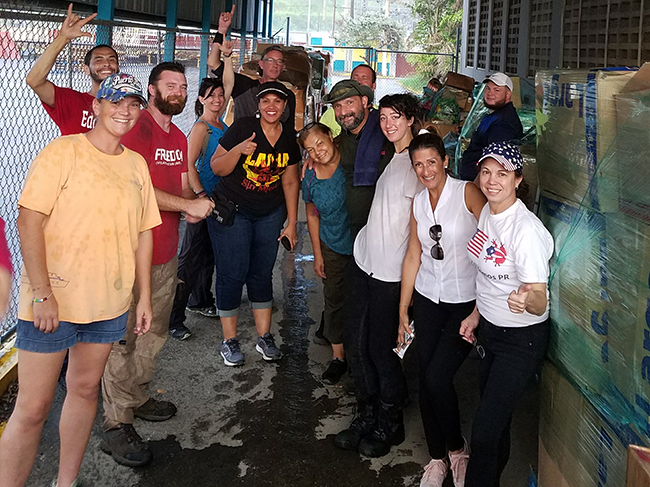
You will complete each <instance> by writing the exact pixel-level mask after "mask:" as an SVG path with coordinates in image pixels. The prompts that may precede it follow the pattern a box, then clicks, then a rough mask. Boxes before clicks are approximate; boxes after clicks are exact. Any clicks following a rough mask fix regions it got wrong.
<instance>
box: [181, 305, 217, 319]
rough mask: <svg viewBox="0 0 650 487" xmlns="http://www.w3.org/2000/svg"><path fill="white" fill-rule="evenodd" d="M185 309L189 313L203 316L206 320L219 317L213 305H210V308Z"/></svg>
mask: <svg viewBox="0 0 650 487" xmlns="http://www.w3.org/2000/svg"><path fill="white" fill-rule="evenodd" d="M185 309H186V310H187V311H189V312H190V313H194V314H197V315H201V316H205V317H206V318H217V317H219V315H218V314H217V307H216V306H215V305H214V304H212V305H210V306H203V307H199V308H190V307H189V306H188V307H187V308H185Z"/></svg>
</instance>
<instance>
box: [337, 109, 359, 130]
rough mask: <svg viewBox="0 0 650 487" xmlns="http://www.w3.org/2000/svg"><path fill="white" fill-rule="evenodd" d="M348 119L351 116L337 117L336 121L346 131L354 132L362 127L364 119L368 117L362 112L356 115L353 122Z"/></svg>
mask: <svg viewBox="0 0 650 487" xmlns="http://www.w3.org/2000/svg"><path fill="white" fill-rule="evenodd" d="M348 117H349V114H345V115H344V116H341V117H337V119H336V121H337V122H338V124H339V125H340V126H341V127H343V128H344V129H345V130H354V129H356V128H357V127H358V126H359V125H361V122H363V119H364V118H365V117H366V113H365V110H360V111H359V112H357V113H355V114H354V118H353V119H352V120H350V119H349V118H348ZM346 119H347V122H344V120H346Z"/></svg>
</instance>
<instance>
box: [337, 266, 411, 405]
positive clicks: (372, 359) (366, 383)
mask: <svg viewBox="0 0 650 487" xmlns="http://www.w3.org/2000/svg"><path fill="white" fill-rule="evenodd" d="M345 281H346V282H345V287H346V291H347V292H346V297H345V302H344V315H345V316H346V322H345V329H344V331H343V346H344V349H345V355H346V357H347V360H348V363H349V364H350V369H351V371H352V375H353V378H354V381H355V386H356V394H357V397H358V398H359V399H362V400H370V399H371V398H379V399H380V400H381V401H383V402H384V403H386V404H392V405H398V406H401V405H403V404H404V402H405V400H406V398H407V394H408V392H407V388H406V379H405V378H404V374H403V373H402V364H401V362H400V359H399V357H398V356H397V354H395V352H393V348H395V346H396V344H397V331H398V326H399V298H400V283H399V282H384V281H380V280H378V279H374V278H372V277H370V276H369V275H368V274H366V273H365V272H363V271H362V270H361V269H359V266H357V264H356V262H355V261H354V259H352V260H351V261H350V265H349V266H348V272H347V274H346V279H345Z"/></svg>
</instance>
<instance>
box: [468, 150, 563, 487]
mask: <svg viewBox="0 0 650 487" xmlns="http://www.w3.org/2000/svg"><path fill="white" fill-rule="evenodd" d="M478 163H479V183H480V187H481V191H483V193H484V194H485V196H486V197H487V200H488V204H487V205H486V206H485V208H483V211H482V212H481V216H480V218H479V222H478V229H477V231H476V233H475V234H474V236H473V237H472V238H471V240H470V241H469V243H468V245H467V251H468V255H469V257H470V260H471V261H472V263H473V264H474V265H475V266H476V268H477V270H478V275H477V279H476V310H475V311H474V312H473V313H472V314H471V315H470V316H469V317H468V318H467V319H466V320H464V321H463V324H462V325H461V329H460V333H461V335H463V337H465V339H466V340H468V341H470V342H474V341H475V340H476V338H475V337H474V331H475V330H476V328H477V327H478V329H479V340H478V341H479V342H480V344H481V346H482V347H483V349H484V351H485V356H484V358H483V360H482V362H481V367H480V375H479V384H480V388H481V401H480V403H479V406H478V409H477V411H476V416H475V418H474V424H473V426H472V441H471V449H472V453H471V455H470V460H469V465H468V467H467V476H466V479H465V487H479V486H480V487H492V486H495V485H498V484H499V478H500V477H501V472H502V471H503V468H504V467H505V465H506V463H507V461H508V456H509V454H510V421H511V419H512V413H513V411H514V408H515V405H516V403H517V401H518V400H519V398H520V397H521V396H522V395H523V393H524V390H525V388H526V385H527V384H528V382H529V381H530V379H531V378H532V377H533V376H534V375H535V373H536V372H537V371H538V369H539V367H540V366H541V364H542V360H543V359H544V355H545V353H546V347H547V345H548V336H549V328H550V324H549V319H548V316H549V305H548V290H547V282H548V276H549V259H550V258H551V255H552V253H553V239H552V237H551V235H550V233H549V232H548V230H546V228H544V226H543V225H542V223H541V222H540V221H539V219H538V218H537V217H536V216H535V215H534V214H533V213H531V212H530V211H528V209H527V208H526V206H525V205H524V204H523V203H522V202H521V200H519V199H517V190H518V189H523V187H522V184H523V176H522V168H523V161H522V157H521V154H520V152H519V149H518V148H517V147H516V146H514V145H512V144H510V143H507V142H495V143H493V144H490V145H489V146H487V147H486V148H485V149H484V151H483V155H482V156H481V158H480V159H479V162H478Z"/></svg>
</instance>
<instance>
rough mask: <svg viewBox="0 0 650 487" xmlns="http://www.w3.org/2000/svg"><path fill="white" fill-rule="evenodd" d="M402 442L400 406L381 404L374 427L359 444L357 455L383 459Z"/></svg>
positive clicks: (402, 421)
mask: <svg viewBox="0 0 650 487" xmlns="http://www.w3.org/2000/svg"><path fill="white" fill-rule="evenodd" d="M403 441H404V415H403V414H402V406H401V405H400V406H395V405H393V404H386V403H384V402H382V403H381V404H380V408H379V416H378V418H377V422H376V423H375V427H374V428H373V429H372V431H371V432H370V433H369V434H368V435H366V436H365V437H364V438H363V439H362V440H361V442H360V443H359V453H361V454H362V455H364V456H366V457H375V458H376V457H383V456H384V455H386V454H388V452H389V451H390V447H391V446H393V445H399V444H400V443H402V442H403Z"/></svg>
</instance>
